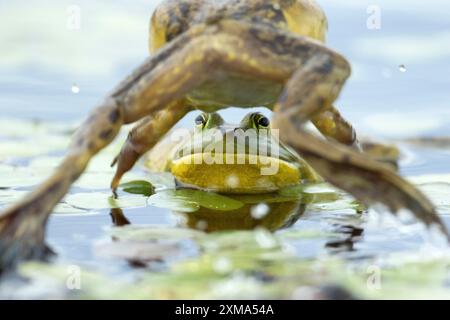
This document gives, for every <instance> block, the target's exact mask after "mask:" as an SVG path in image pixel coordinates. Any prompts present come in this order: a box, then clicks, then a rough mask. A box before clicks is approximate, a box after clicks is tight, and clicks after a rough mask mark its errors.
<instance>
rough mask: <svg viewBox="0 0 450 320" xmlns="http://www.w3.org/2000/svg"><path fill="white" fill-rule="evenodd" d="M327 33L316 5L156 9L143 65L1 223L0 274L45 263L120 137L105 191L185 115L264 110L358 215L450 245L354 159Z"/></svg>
mask: <svg viewBox="0 0 450 320" xmlns="http://www.w3.org/2000/svg"><path fill="white" fill-rule="evenodd" d="M327 29H328V22H327V18H326V15H325V13H324V11H323V10H322V9H321V8H320V6H319V5H318V4H317V3H316V2H315V1H313V0H220V1H217V0H163V1H162V2H161V3H160V4H159V5H158V6H157V8H156V9H155V10H154V12H153V14H152V16H151V19H150V31H149V34H150V37H149V50H150V56H149V57H148V58H147V59H146V60H145V61H144V62H143V63H141V64H140V65H139V66H138V67H137V68H136V69H135V70H134V71H132V72H131V73H130V75H129V76H128V77H126V78H125V79H124V80H123V81H122V82H121V83H120V84H119V85H118V86H117V87H116V88H115V89H113V90H112V91H111V92H110V93H109V94H108V95H107V96H106V97H105V98H104V99H103V100H102V101H101V102H100V103H99V104H98V105H97V106H96V107H95V108H94V109H93V111H92V112H91V113H90V115H89V116H88V117H87V119H86V120H85V122H83V123H82V124H81V125H80V127H79V129H78V130H77V131H76V132H75V134H74V136H73V138H72V143H71V145H70V146H69V148H68V151H67V153H66V155H65V157H64V159H63V160H62V162H61V164H60V165H59V166H58V167H57V168H56V169H55V171H54V173H53V174H51V175H50V176H49V177H48V178H47V179H46V180H45V181H43V182H42V184H40V185H39V186H38V187H37V188H36V189H35V190H33V191H32V192H30V193H29V194H28V195H27V196H25V197H24V198H23V199H22V200H21V201H19V202H17V203H15V204H13V205H11V206H9V207H7V208H6V209H4V210H3V211H2V212H1V213H0V269H2V270H9V269H11V268H13V267H14V266H15V265H17V263H18V262H20V261H24V260H29V259H45V258H46V257H48V256H49V255H50V253H51V251H52V250H51V249H50V248H49V247H48V246H47V245H46V243H45V227H46V224H47V221H48V218H49V216H50V214H51V212H52V210H53V208H54V207H55V206H56V205H57V204H58V203H59V202H60V200H61V199H62V198H63V197H64V196H65V194H66V193H67V192H68V190H69V189H70V187H71V185H72V183H73V182H74V181H75V180H77V179H78V178H79V177H80V176H81V175H82V173H83V172H84V171H85V169H86V167H87V165H88V164H89V161H90V160H91V159H92V157H94V156H95V155H96V154H97V153H98V152H100V151H101V150H102V149H104V148H105V147H106V146H108V145H109V144H110V143H111V142H112V141H113V140H114V139H115V138H116V136H117V135H118V134H119V132H120V130H121V128H122V126H124V125H126V124H133V123H135V126H134V127H133V129H131V131H130V133H129V135H128V137H127V140H126V142H125V143H124V146H123V148H122V150H121V151H120V153H119V154H118V156H117V157H116V158H115V159H114V161H113V162H112V165H117V167H116V173H115V175H114V177H113V178H112V182H111V189H112V190H113V191H114V190H116V189H117V188H118V186H119V184H120V181H121V178H122V176H123V175H124V174H125V173H126V172H128V171H129V170H131V168H133V166H134V165H135V163H136V162H137V160H138V159H140V158H141V157H142V156H143V155H144V154H145V153H146V152H147V151H149V150H151V149H152V147H153V146H155V144H156V143H157V142H158V141H159V140H160V139H161V138H162V137H163V136H164V135H165V134H166V133H167V132H168V131H169V130H170V128H172V127H173V126H175V125H176V123H178V121H179V120H180V119H182V118H183V117H184V116H185V115H186V114H187V113H189V112H191V111H193V110H202V111H204V112H209V113H211V112H216V111H219V110H221V109H224V108H228V107H237V108H250V107H255V106H261V107H266V108H268V109H269V110H271V111H272V126H273V128H275V129H277V130H279V133H280V134H279V137H280V140H281V141H282V142H283V143H284V144H286V145H288V146H289V147H290V148H292V149H293V150H295V151H296V152H297V153H298V154H299V155H300V156H301V157H302V159H304V161H306V162H307V163H308V164H309V165H310V166H311V167H312V168H313V169H314V170H315V171H316V172H317V173H318V174H319V175H320V176H321V177H322V178H323V179H325V180H326V181H327V182H329V183H331V184H333V185H335V186H336V187H338V188H340V189H342V190H343V191H346V192H348V193H350V194H351V195H353V196H354V197H355V198H356V199H358V200H359V201H361V202H362V203H364V204H366V205H371V204H374V203H381V204H383V205H384V206H385V207H386V208H387V209H388V210H389V211H391V212H392V213H398V212H401V211H403V210H407V211H410V212H412V213H413V214H414V216H415V217H417V218H418V219H419V220H420V221H422V222H423V223H425V224H426V225H428V226H430V225H436V226H437V227H438V229H440V230H441V232H442V233H444V234H445V235H446V237H447V238H449V233H448V231H447V229H446V227H445V225H444V224H443V223H442V221H441V219H440V218H439V215H438V214H437V212H436V210H435V208H434V205H433V204H432V203H431V202H430V200H429V199H428V198H427V197H426V196H425V195H424V194H423V193H422V192H421V191H420V190H419V189H418V188H416V187H415V186H413V185H412V184H411V183H409V182H408V181H407V180H405V179H404V178H402V177H401V176H400V175H398V174H397V173H396V172H395V170H393V169H392V167H391V166H389V165H386V164H385V163H382V162H380V161H376V160H374V159H371V158H370V157H369V156H367V155H365V154H364V152H361V148H360V147H359V143H358V138H357V135H356V133H355V129H354V127H353V126H352V125H351V124H350V122H348V121H347V120H346V119H345V118H344V116H343V115H342V114H341V113H340V111H339V110H338V109H337V107H336V106H335V101H336V100H337V99H338V97H339V94H340V92H341V89H343V87H344V84H345V82H346V80H347V79H348V77H349V76H350V74H351V66H350V63H349V62H348V61H347V59H346V58H345V57H344V56H343V55H341V54H339V53H338V52H337V51H335V50H333V49H331V48H329V47H328V46H326V45H325V42H326V32H327ZM118 41H119V40H118ZM308 123H312V124H313V125H314V126H315V127H316V128H317V129H318V131H319V132H320V133H321V134H322V135H323V137H324V138H322V137H318V136H316V135H314V134H311V133H310V132H308V131H307V130H306V129H305V128H306V125H307V124H308Z"/></svg>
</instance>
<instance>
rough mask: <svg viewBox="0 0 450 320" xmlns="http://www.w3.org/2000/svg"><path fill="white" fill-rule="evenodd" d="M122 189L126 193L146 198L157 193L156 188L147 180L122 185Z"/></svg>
mask: <svg viewBox="0 0 450 320" xmlns="http://www.w3.org/2000/svg"><path fill="white" fill-rule="evenodd" d="M120 187H121V188H122V190H123V191H125V192H128V193H132V194H142V195H144V196H146V197H150V196H151V195H152V194H154V193H155V188H154V187H153V185H152V184H151V183H150V182H148V181H145V180H136V181H130V182H126V183H122V184H121V185H120Z"/></svg>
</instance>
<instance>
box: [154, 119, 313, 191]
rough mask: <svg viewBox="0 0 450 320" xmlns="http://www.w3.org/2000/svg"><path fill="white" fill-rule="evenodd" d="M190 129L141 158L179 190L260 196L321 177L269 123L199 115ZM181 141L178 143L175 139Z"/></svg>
mask: <svg viewBox="0 0 450 320" xmlns="http://www.w3.org/2000/svg"><path fill="white" fill-rule="evenodd" d="M194 122H195V124H194V128H193V130H191V131H189V132H186V130H181V131H180V132H178V133H176V132H173V133H171V134H168V135H167V136H166V137H165V139H162V140H161V141H160V142H159V143H158V144H157V145H155V146H154V148H153V149H152V150H151V151H150V152H149V153H148V155H146V157H145V168H147V169H149V170H150V171H152V172H170V173H171V174H172V176H173V177H174V180H175V183H176V186H177V187H179V188H194V189H200V190H203V191H210V192H215V193H221V194H264V193H273V192H277V191H279V190H281V189H283V188H288V187H293V186H296V185H299V184H301V183H303V184H306V183H314V182H320V181H322V178H321V177H320V176H319V175H318V174H317V173H316V172H315V171H314V169H313V168H312V167H311V166H310V165H309V164H308V163H307V162H306V161H304V160H303V159H302V158H301V157H300V156H299V155H298V154H297V153H296V152H295V151H294V150H292V149H291V148H289V147H288V146H287V145H285V144H284V143H282V142H281V141H279V139H277V137H276V136H274V135H273V134H272V130H271V123H270V119H269V118H268V117H266V116H264V115H263V114H261V113H260V112H251V113H248V114H247V115H246V116H244V117H243V119H242V120H241V121H240V123H239V124H230V123H226V122H225V120H224V119H223V118H222V117H221V116H220V114H218V113H216V112H214V113H201V114H200V115H198V116H197V117H196V118H195V121H194ZM177 137H180V139H179V140H180V141H177Z"/></svg>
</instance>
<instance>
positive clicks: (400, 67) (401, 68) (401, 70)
mask: <svg viewBox="0 0 450 320" xmlns="http://www.w3.org/2000/svg"><path fill="white" fill-rule="evenodd" d="M398 70H400V72H406V66H405V65H404V64H401V65H399V66H398Z"/></svg>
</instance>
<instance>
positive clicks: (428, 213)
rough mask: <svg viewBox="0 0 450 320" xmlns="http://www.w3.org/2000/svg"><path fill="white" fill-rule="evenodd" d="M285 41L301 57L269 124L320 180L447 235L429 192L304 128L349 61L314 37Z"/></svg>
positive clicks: (325, 106) (326, 106) (335, 89)
mask: <svg viewBox="0 0 450 320" xmlns="http://www.w3.org/2000/svg"><path fill="white" fill-rule="evenodd" d="M288 38H289V39H288ZM280 41H281V38H280ZM285 41H286V42H291V43H296V42H299V43H297V46H300V47H302V48H303V50H301V51H297V52H295V50H292V49H291V48H295V47H296V45H295V44H293V45H291V46H284V48H286V51H287V52H286V53H285V55H292V58H293V59H295V58H297V59H298V60H299V61H300V62H299V63H298V64H297V65H298V68H297V69H296V70H295V71H294V72H293V73H292V75H291V77H290V78H289V80H288V81H287V82H286V85H285V88H284V90H283V92H282V94H281V96H280V98H279V100H278V102H277V103H276V105H275V107H274V119H273V123H274V127H277V128H282V130H280V138H281V140H282V141H283V142H284V143H286V144H287V145H289V146H291V147H293V148H294V149H295V150H296V151H297V152H298V153H299V154H300V156H302V158H303V159H305V160H306V161H307V162H308V163H309V164H310V165H311V166H312V167H313V168H314V169H315V170H316V171H317V172H318V173H319V174H320V175H321V176H322V177H324V178H325V180H327V181H329V182H330V183H332V184H334V185H335V186H337V187H339V188H341V189H342V190H345V191H347V192H349V193H350V194H352V195H353V196H355V197H356V198H357V199H358V200H360V201H361V202H363V203H364V204H367V205H368V204H372V203H382V204H384V205H386V206H387V207H388V208H389V209H390V210H391V211H392V212H393V213H397V212H398V211H400V210H402V209H407V210H409V211H410V212H412V213H413V214H414V215H415V216H416V218H418V219H419V220H420V221H422V222H423V223H425V224H426V225H436V226H437V227H438V228H439V229H440V230H441V231H442V232H443V233H444V234H445V235H446V236H447V238H450V237H449V234H448V231H447V229H446V227H445V225H444V224H443V222H442V221H441V219H440V218H439V216H438V214H437V213H436V211H435V209H434V206H433V205H432V204H431V202H430V201H429V200H428V198H427V197H426V196H425V195H424V194H423V193H422V192H420V191H419V190H418V189H417V188H416V187H414V186H413V185H412V184H410V183H409V182H407V181H406V180H404V179H403V178H401V177H400V176H399V175H397V174H396V173H395V172H394V171H393V170H392V169H391V167H390V166H389V165H386V164H383V163H379V162H377V161H376V160H374V159H371V158H370V157H368V156H366V155H364V154H362V153H360V152H357V151H355V150H353V149H352V148H349V147H347V146H345V145H343V144H336V143H332V142H330V141H327V140H324V139H320V138H318V137H316V136H315V135H313V134H311V133H308V132H307V131H306V130H305V129H304V124H305V122H307V121H308V120H311V119H313V118H314V117H315V116H317V115H318V114H320V113H321V112H323V111H324V110H330V107H331V106H332V103H333V102H334V101H335V100H336V98H337V97H338V95H339V93H340V90H341V88H342V86H343V84H344V82H345V80H346V79H347V77H348V76H349V75H350V66H349V64H348V62H347V61H346V60H345V59H344V58H343V57H342V56H340V55H339V54H337V53H335V52H333V51H331V50H330V49H328V48H326V47H323V46H321V45H319V44H318V43H316V42H313V41H311V42H310V43H308V40H307V39H300V38H299V39H297V40H295V39H292V38H290V37H287V36H286V40H285ZM266 47H267V46H266Z"/></svg>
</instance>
